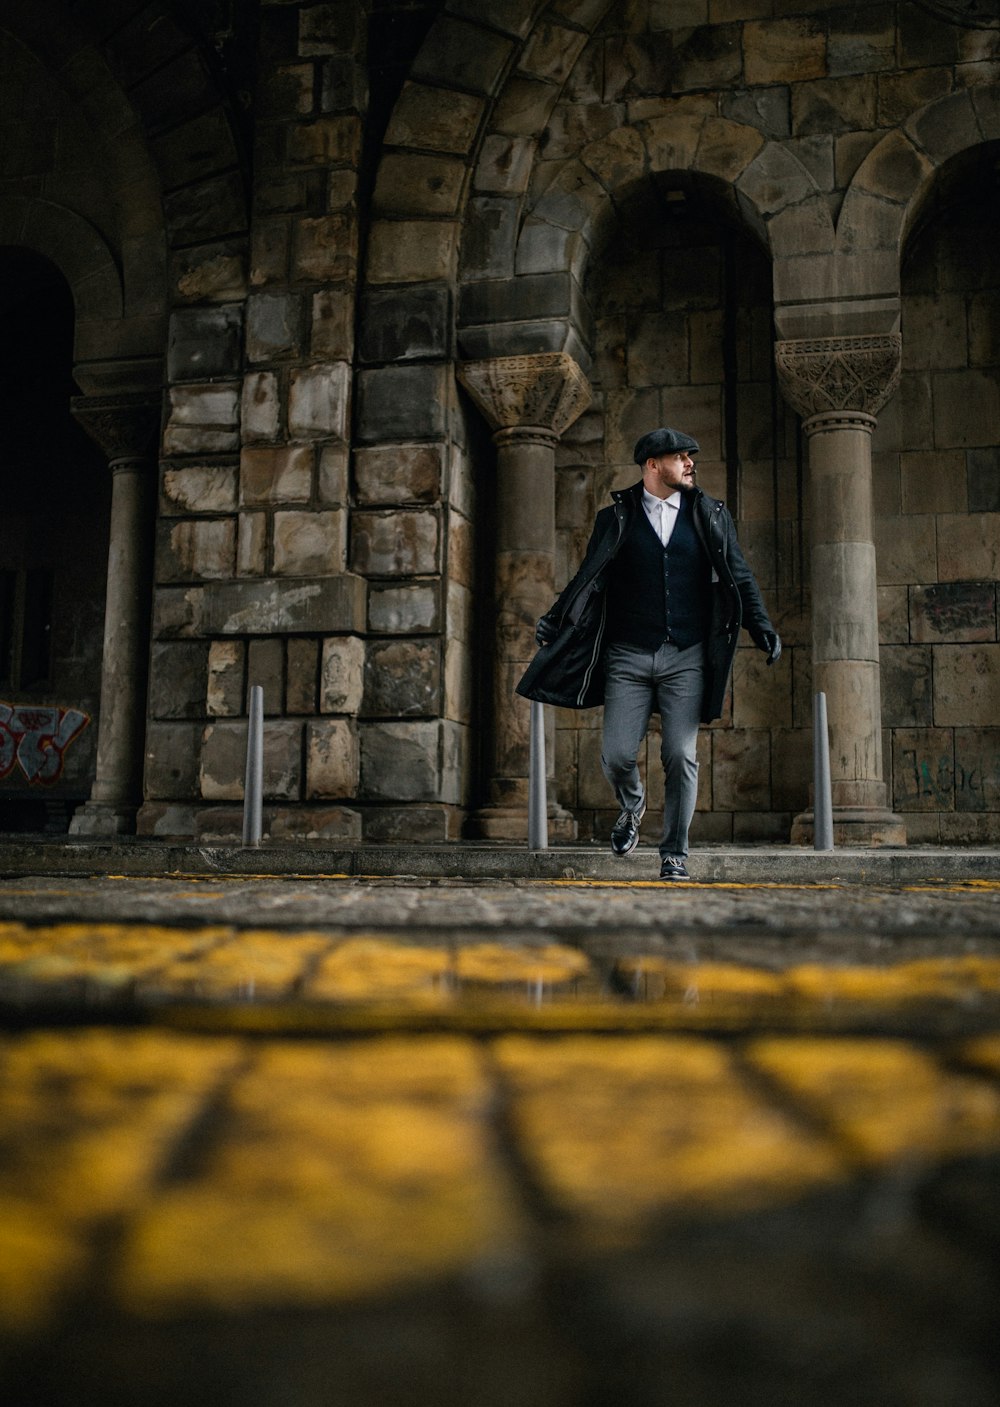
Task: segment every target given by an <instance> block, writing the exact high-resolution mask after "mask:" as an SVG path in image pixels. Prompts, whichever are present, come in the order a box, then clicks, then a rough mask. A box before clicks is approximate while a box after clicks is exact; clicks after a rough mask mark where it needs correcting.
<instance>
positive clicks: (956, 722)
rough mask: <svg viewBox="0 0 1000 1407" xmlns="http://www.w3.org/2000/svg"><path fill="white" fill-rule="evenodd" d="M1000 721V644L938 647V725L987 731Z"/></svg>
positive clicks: (935, 710)
mask: <svg viewBox="0 0 1000 1407" xmlns="http://www.w3.org/2000/svg"><path fill="white" fill-rule="evenodd" d="M998 718H1000V645H937V646H936V647H935V650H934V722H935V723H936V724H937V725H938V726H939V727H948V726H954V727H962V726H966V727H974V728H986V727H989V726H990V725H991V724H995V723H996V721H997V719H998Z"/></svg>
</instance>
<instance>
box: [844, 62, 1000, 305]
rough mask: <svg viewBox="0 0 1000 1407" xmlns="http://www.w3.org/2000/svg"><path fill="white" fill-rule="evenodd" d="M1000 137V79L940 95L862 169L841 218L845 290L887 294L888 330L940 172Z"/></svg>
mask: <svg viewBox="0 0 1000 1407" xmlns="http://www.w3.org/2000/svg"><path fill="white" fill-rule="evenodd" d="M998 140H1000V84H995V83H994V84H991V85H989V86H987V87H983V88H978V89H977V88H970V89H967V90H966V91H964V92H961V93H951V94H948V95H947V96H946V97H943V98H938V99H937V100H936V101H934V102H931V103H928V104H927V105H926V106H924V107H922V108H920V109H919V110H918V111H917V112H915V113H913V115H912V116H911V117H910V118H908V120H907V121H906V122H905V123H904V124H903V126H902V127H899V128H896V129H894V130H893V131H892V132H889V133H888V134H887V135H886V136H885V137H883V138H882V140H881V141H880V142H879V143H878V144H877V145H876V146H875V147H874V148H873V149H872V151H871V152H870V153H869V154H868V156H867V157H866V158H865V160H864V161H863V162H862V163H861V165H860V167H859V168H858V170H857V172H856V174H855V176H854V179H853V181H852V182H851V185H850V187H849V189H848V191H847V194H846V196H845V198H844V203H843V206H842V208H841V212H840V216H839V218H838V220H837V246H836V293H837V296H838V297H840V298H845V299H847V298H866V299H869V300H873V299H879V300H883V301H884V305H885V315H884V319H883V320H884V321H886V328H885V329H884V330H888V329H889V327H891V326H892V325H894V322H895V319H896V317H898V306H899V273H900V264H901V260H902V256H903V251H904V249H905V245H906V240H907V237H908V235H909V233H910V231H911V230H912V229H913V227H914V224H915V222H916V221H917V219H918V218H919V215H920V212H921V209H922V208H923V206H924V203H925V201H926V200H927V198H928V196H929V194H930V191H931V189H932V187H933V185H934V181H935V177H936V176H937V174H938V172H939V171H940V170H941V168H942V167H943V166H945V165H946V163H948V162H949V161H951V160H952V159H954V158H955V157H958V156H960V155H962V153H964V152H968V151H971V150H973V149H974V148H976V147H979V146H982V145H984V144H986V143H987V142H993V141H998ZM871 330H873V331H875V330H879V331H881V330H883V329H882V328H878V329H876V328H874V327H873V328H872V329H871Z"/></svg>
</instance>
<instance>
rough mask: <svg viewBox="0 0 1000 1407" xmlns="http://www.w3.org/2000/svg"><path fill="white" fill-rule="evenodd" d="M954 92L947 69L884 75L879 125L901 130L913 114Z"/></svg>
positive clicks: (917, 69) (917, 70)
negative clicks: (936, 99)
mask: <svg viewBox="0 0 1000 1407" xmlns="http://www.w3.org/2000/svg"><path fill="white" fill-rule="evenodd" d="M950 91H951V80H950V74H949V72H948V70H947V69H946V68H916V69H908V70H906V71H904V72H903V73H887V72H883V73H881V74H880V75H879V81H878V124H879V126H880V127H901V126H902V125H903V123H904V122H905V121H906V120H907V118H908V117H910V115H911V114H912V113H914V112H917V111H919V109H920V108H923V107H926V106H927V105H928V103H932V102H933V101H934V99H935V98H941V97H943V96H944V95H945V93H948V92H950Z"/></svg>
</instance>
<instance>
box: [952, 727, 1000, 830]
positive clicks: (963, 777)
mask: <svg viewBox="0 0 1000 1407" xmlns="http://www.w3.org/2000/svg"><path fill="white" fill-rule="evenodd" d="M955 810H956V811H1000V728H956V729H955Z"/></svg>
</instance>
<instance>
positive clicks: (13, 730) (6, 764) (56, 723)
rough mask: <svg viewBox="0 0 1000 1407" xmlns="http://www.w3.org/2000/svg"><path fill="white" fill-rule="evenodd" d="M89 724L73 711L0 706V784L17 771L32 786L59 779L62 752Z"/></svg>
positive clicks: (82, 716)
mask: <svg viewBox="0 0 1000 1407" xmlns="http://www.w3.org/2000/svg"><path fill="white" fill-rule="evenodd" d="M89 722H90V715H89V714H87V713H81V712H80V710H79V709H77V708H58V707H51V708H50V707H47V706H44V705H37V704H6V703H0V781H3V780H4V779H5V778H6V777H9V776H10V774H11V773H12V772H13V770H14V768H15V767H19V768H20V769H21V771H22V772H23V773H24V775H25V776H26V777H27V779H28V781H29V782H30V783H31V784H32V785H36V784H41V785H42V786H51V784H52V783H53V782H57V781H58V780H59V778H60V777H61V776H62V770H63V757H64V755H65V752H66V749H67V748H68V747H69V745H70V743H71V742H73V740H74V739H75V738H78V737H79V736H80V734H81V733H82V732H83V730H84V728H86V726H87V724H88V723H89Z"/></svg>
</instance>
